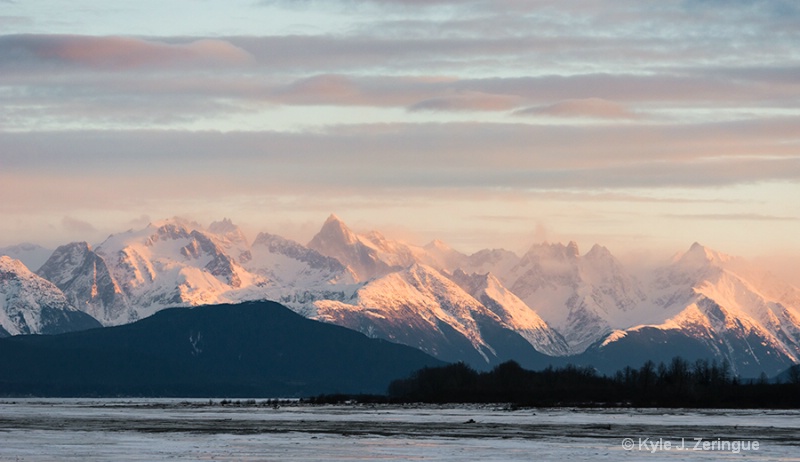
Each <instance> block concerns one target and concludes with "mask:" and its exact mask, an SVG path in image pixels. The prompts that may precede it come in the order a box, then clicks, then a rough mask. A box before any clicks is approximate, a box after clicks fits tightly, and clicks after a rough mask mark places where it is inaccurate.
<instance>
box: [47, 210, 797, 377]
mask: <svg viewBox="0 0 800 462" xmlns="http://www.w3.org/2000/svg"><path fill="white" fill-rule="evenodd" d="M62 247H63V246H62ZM71 248H72V249H73V251H75V249H77V250H80V252H77V253H76V254H75V256H74V258H66V257H65V256H63V255H62V257H60V258H56V257H57V256H58V255H59V254H60V253H62V254H63V253H64V252H65V251H66V250H65V249H62V248H59V249H57V251H55V252H54V253H53V255H52V256H51V259H54V258H55V260H54V262H61V263H58V264H56V263H54V264H53V265H52V266H55V267H56V268H42V269H40V272H41V273H42V274H46V275H47V276H48V277H49V278H51V279H53V281H54V282H56V284H57V285H59V287H62V290H64V292H65V294H67V296H68V297H70V300H72V303H73V304H74V305H75V306H77V307H79V308H81V309H82V310H84V311H86V312H88V313H90V314H92V313H93V314H96V315H97V316H98V318H101V319H100V320H101V321H102V322H103V323H104V324H105V325H118V324H124V323H127V322H131V321H134V320H137V319H140V318H145V317H148V316H150V315H152V314H153V313H155V312H158V311H159V310H160V309H163V308H165V307H167V306H186V307H188V306H195V305H201V304H214V303H238V302H241V301H247V300H267V299H268V300H277V301H280V302H281V303H284V304H285V305H287V306H289V307H290V308H291V309H293V310H294V311H296V312H298V313H301V314H303V315H305V316H307V317H311V318H315V319H321V320H325V321H327V322H330V323H335V324H341V325H345V326H347V327H349V328H352V329H355V330H359V331H361V332H364V333H367V334H368V335H372V336H379V337H383V338H386V339H389V340H393V341H400V342H402V343H405V344H407V345H411V346H415V347H417V348H422V349H423V350H425V351H428V352H430V353H432V354H434V355H437V354H438V355H442V356H441V357H442V358H443V359H448V360H463V361H467V362H469V363H470V364H472V365H474V366H476V367H481V368H483V367H489V366H491V365H492V364H494V363H495V362H496V361H497V360H499V359H500V358H501V357H506V356H508V355H506V353H503V354H499V353H498V352H499V351H501V350H502V351H505V352H508V354H510V355H511V356H510V357H508V358H507V359H514V360H518V361H521V362H522V361H527V360H529V359H530V358H534V359H535V361H534V359H530V360H531V361H533V362H536V363H537V364H538V363H539V362H540V361H539V359H540V358H539V357H538V355H539V354H543V355H546V356H548V357H551V358H569V357H579V356H580V355H583V354H584V353H586V354H589V355H590V356H591V355H593V354H594V355H595V356H596V357H602V356H603V355H604V354H605V355H606V356H608V354H607V353H603V352H610V351H612V350H615V351H616V349H621V350H620V351H622V350H624V348H622V347H623V346H625V345H644V344H646V343H648V342H650V343H652V344H653V345H656V344H657V340H658V339H660V340H658V341H661V340H664V339H667V338H668V339H670V342H675V344H676V345H678V344H681V345H682V344H684V343H686V342H684V341H683V340H679V339H689V340H687V342H689V343H691V344H692V345H695V346H696V349H697V351H698V352H699V353H698V354H702V355H703V356H705V357H708V358H716V359H718V360H720V361H721V360H728V361H729V362H730V363H731V364H732V367H733V369H734V370H737V371H739V370H741V371H748V372H747V373H751V372H752V371H757V370H758V369H759V368H761V369H763V370H765V371H767V372H769V373H772V372H773V371H774V370H775V368H778V367H783V368H784V369H785V367H784V366H785V365H786V364H787V362H788V363H795V362H797V361H798V358H800V346H799V345H800V290H798V289H797V288H795V287H793V286H791V285H789V284H785V283H782V282H781V281H779V280H778V279H777V278H776V277H774V276H773V275H770V274H769V273H768V272H766V271H759V270H756V269H755V268H754V267H753V266H752V265H751V264H749V263H748V262H746V261H744V260H742V259H739V258H736V257H731V256H728V255H725V254H723V253H721V252H718V251H715V250H712V249H710V248H708V247H705V246H703V245H701V244H699V243H693V244H692V245H691V246H690V247H689V249H688V250H687V251H685V252H682V253H680V254H679V255H678V256H676V258H674V259H673V260H672V261H670V262H667V263H665V264H663V265H661V266H659V267H658V268H656V269H655V270H653V271H649V272H646V273H643V272H641V271H640V272H637V273H636V274H634V273H633V272H631V271H629V270H628V269H627V268H625V266H624V265H623V264H622V263H621V262H620V261H619V260H618V259H617V258H616V257H615V256H614V255H613V254H612V253H611V252H610V251H609V250H608V249H607V248H605V247H603V246H601V245H599V244H595V245H594V246H592V247H591V249H590V250H589V251H588V252H586V253H584V254H582V253H581V252H580V249H579V247H578V245H577V244H576V243H575V242H569V243H567V244H562V243H539V244H533V245H532V246H531V247H530V248H529V249H528V251H527V252H525V253H524V254H523V255H522V256H518V255H516V254H515V253H514V252H511V251H507V250H503V249H485V250H481V251H478V252H475V253H473V254H471V255H466V254H463V253H461V252H458V251H457V250H455V249H452V248H451V247H449V246H448V245H447V244H446V243H443V242H441V241H436V240H434V241H432V242H430V243H428V244H426V245H424V246H417V245H413V244H407V243H404V242H402V241H397V240H392V239H389V238H387V237H386V236H384V235H383V234H382V233H380V232H378V231H370V232H367V233H363V234H361V233H356V232H354V231H353V230H351V229H350V228H349V227H348V226H347V225H346V224H345V223H344V222H343V221H342V220H341V218H339V217H338V216H336V215H334V214H332V215H331V216H330V217H328V219H327V220H326V221H325V223H324V224H323V225H322V227H321V229H320V231H319V233H317V235H315V236H314V237H313V238H312V239H311V241H310V242H309V244H308V245H302V244H300V243H298V242H295V241H291V240H289V239H285V238H283V237H280V236H277V235H273V234H269V233H260V234H259V235H258V236H257V237H256V238H255V239H254V240H253V241H252V242H250V241H248V240H247V238H246V237H245V236H244V233H242V232H241V229H240V228H239V227H238V226H236V225H235V224H234V223H233V222H232V221H231V220H228V219H223V220H222V221H218V222H214V223H212V224H211V225H210V226H209V227H207V228H204V227H203V226H201V225H200V224H197V223H194V222H191V221H188V220H181V219H171V220H164V221H161V222H155V223H152V224H150V225H148V226H147V227H145V228H144V229H140V230H129V231H126V232H123V233H119V234H115V235H111V236H109V238H108V239H106V240H105V241H104V242H102V243H100V244H99V245H97V246H94V247H93V246H90V245H88V244H86V243H75V244H74V245H72V247H71ZM78 256H80V258H78ZM70 262H72V263H70ZM104 265H105V268H106V269H105V270H104V269H103V266H104ZM106 270H107V271H106ZM106 274H108V276H106ZM67 276H69V277H67ZM103 287H105V289H102V288H103ZM104 293H105V294H111V295H113V296H111V295H109V296H106V297H104V296H102V294H104ZM459 307H460V308H459ZM456 308H457V311H453V312H450V311H448V310H450V309H456ZM458 310H461V311H458ZM458 313H461V314H458ZM401 320H402V322H401ZM650 334H653V335H650ZM656 334H657V335H656ZM489 337H491V338H493V339H494V340H489ZM504 342H505V343H504ZM508 342H511V343H508ZM654 342H655V343H654ZM510 344H514V345H516V347H515V348H514V349H511V348H510V347H508V345H510ZM656 346H657V345H656ZM656 346H654V348H655V347H656ZM628 348H635V347H633V346H632V347H628ZM658 348H660V350H663V351H664V352H665V354H668V353H669V351H671V350H670V348H672V347H671V346H670V344H669V342H668V343H667V344H666V346H661V347H658ZM660 350H659V351H660ZM673 350H674V351H679V350H680V348H678V347H675V348H674V349H673ZM515 351H516V353H515ZM503 355H506V356H503ZM575 355H578V356H575ZM620 355H622V353H620V354H619V355H616V356H615V357H617V356H620ZM623 356H624V355H623ZM620 358H621V356H620ZM623 359H624V358H621V359H620V360H623ZM554 360H555V359H554Z"/></svg>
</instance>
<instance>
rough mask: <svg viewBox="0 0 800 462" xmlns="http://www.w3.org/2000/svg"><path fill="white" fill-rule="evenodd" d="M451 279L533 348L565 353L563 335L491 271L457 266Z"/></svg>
mask: <svg viewBox="0 0 800 462" xmlns="http://www.w3.org/2000/svg"><path fill="white" fill-rule="evenodd" d="M451 278H452V280H453V281H454V282H455V283H457V284H458V285H459V286H461V288H463V289H464V290H465V291H466V292H467V293H469V294H470V295H472V296H473V297H474V298H475V299H476V300H478V301H479V302H480V303H481V304H482V305H483V306H485V307H486V308H488V309H489V310H490V311H491V312H493V313H494V314H496V315H497V316H498V317H499V318H500V320H501V321H502V322H503V323H504V324H505V325H507V326H509V327H510V328H511V329H513V330H514V331H516V332H517V333H519V334H520V335H522V337H524V338H525V340H527V341H528V342H529V343H530V344H531V346H533V347H534V348H535V349H536V350H537V351H539V352H542V353H545V354H548V355H550V356H565V355H567V354H569V345H567V342H566V340H564V337H562V336H561V334H559V333H558V332H556V331H555V330H553V329H552V328H551V327H550V326H549V325H548V324H547V323H546V322H545V321H544V319H542V318H541V316H539V314H538V313H536V311H534V310H533V309H531V308H530V307H529V306H528V305H526V304H525V302H523V301H522V300H520V299H519V297H517V296H516V295H514V294H513V293H512V292H511V291H510V290H508V289H506V288H505V287H504V286H503V284H502V283H501V282H500V281H499V280H498V279H497V278H496V277H494V275H492V273H486V274H476V273H473V274H471V275H470V274H466V273H465V272H463V271H461V270H456V272H455V273H454V274H453V275H452V276H451Z"/></svg>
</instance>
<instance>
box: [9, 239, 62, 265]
mask: <svg viewBox="0 0 800 462" xmlns="http://www.w3.org/2000/svg"><path fill="white" fill-rule="evenodd" d="M52 253H53V249H47V248H44V247H42V246H40V245H38V244H31V243H29V242H24V243H22V244H17V245H12V246H8V247H3V248H0V255H7V256H9V257H11V258H13V259H15V260H19V261H21V262H22V264H23V265H25V266H26V267H27V268H28V269H30V270H33V271H35V270H36V269H37V268H39V267H41V266H42V264H43V263H44V262H46V261H47V259H48V258H49V257H50V254H52Z"/></svg>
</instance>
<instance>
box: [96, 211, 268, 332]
mask: <svg viewBox="0 0 800 462" xmlns="http://www.w3.org/2000/svg"><path fill="white" fill-rule="evenodd" d="M198 228H200V226H199V225H196V224H193V223H187V222H184V221H182V220H172V221H167V222H164V223H157V224H150V225H148V226H147V227H146V228H144V229H142V230H139V231H128V232H125V233H121V234H116V235H112V236H109V237H108V238H107V239H106V240H105V241H104V242H103V243H101V244H100V245H98V246H97V249H96V250H95V252H96V254H97V255H99V256H100V257H102V259H103V260H104V262H105V264H106V265H108V267H109V268H110V269H111V274H112V275H113V279H114V281H115V283H116V284H117V286H118V287H119V289H120V290H121V292H122V294H124V296H125V298H127V300H128V303H129V306H130V307H131V308H132V309H131V310H128V311H124V312H121V313H120V312H115V313H114V314H115V315H116V316H111V317H104V318H103V319H101V321H102V322H103V323H104V324H106V325H115V324H125V323H128V322H131V321H134V320H136V319H138V318H140V317H146V316H149V315H151V314H153V313H155V312H156V311H158V310H160V309H162V308H166V307H169V306H189V305H201V304H211V303H222V302H226V301H229V299H228V298H227V297H225V294H226V293H227V292H229V291H231V290H233V289H235V288H239V287H242V286H243V285H250V284H251V283H253V281H252V280H251V278H250V275H249V273H247V272H246V271H245V270H243V269H242V267H241V266H240V265H239V264H237V263H236V262H235V261H234V260H233V258H231V257H230V256H229V255H228V254H226V253H225V251H224V250H223V248H222V245H221V243H220V240H219V239H217V238H215V237H214V236H213V235H211V234H208V233H206V232H203V231H201V230H200V229H198Z"/></svg>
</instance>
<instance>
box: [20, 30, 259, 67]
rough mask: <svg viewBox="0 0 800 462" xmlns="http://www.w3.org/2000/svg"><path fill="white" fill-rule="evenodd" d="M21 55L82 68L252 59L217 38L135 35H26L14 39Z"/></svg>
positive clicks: (215, 63)
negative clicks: (152, 38) (181, 40)
mask: <svg viewBox="0 0 800 462" xmlns="http://www.w3.org/2000/svg"><path fill="white" fill-rule="evenodd" d="M14 42H15V44H14V45H15V46H14V48H16V49H17V52H18V54H19V55H27V56H28V57H29V58H33V59H34V60H38V61H42V62H56V63H62V64H68V65H74V66H79V67H88V68H94V69H109V70H130V69H136V68H150V67H156V68H160V67H175V66H181V65H187V64H189V65H191V64H194V65H200V66H212V67H213V66H229V65H243V64H247V63H249V62H251V61H252V56H251V55H250V54H249V53H247V52H246V51H244V50H242V49H241V48H238V47H236V46H234V45H232V44H231V43H229V42H226V41H223V40H215V39H203V40H195V41H192V42H189V43H178V44H175V43H166V42H157V41H150V40H144V39H140V38H132V37H92V36H77V35H46V36H39V35H24V36H17V37H16V38H15V40H14Z"/></svg>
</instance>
